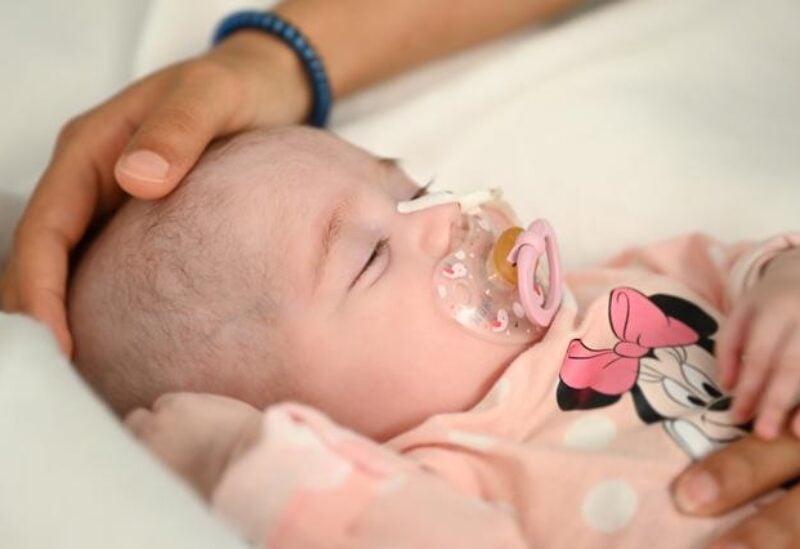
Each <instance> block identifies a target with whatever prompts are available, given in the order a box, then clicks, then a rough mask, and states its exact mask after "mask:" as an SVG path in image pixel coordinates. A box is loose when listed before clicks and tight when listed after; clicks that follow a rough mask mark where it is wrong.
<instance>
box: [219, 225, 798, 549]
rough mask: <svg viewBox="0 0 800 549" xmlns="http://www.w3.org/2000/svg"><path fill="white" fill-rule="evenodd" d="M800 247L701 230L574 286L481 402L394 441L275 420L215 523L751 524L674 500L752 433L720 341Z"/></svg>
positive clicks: (652, 528) (338, 542) (275, 541)
mask: <svg viewBox="0 0 800 549" xmlns="http://www.w3.org/2000/svg"><path fill="white" fill-rule="evenodd" d="M798 245H800V235H788V236H786V235H784V236H781V237H778V238H776V239H773V240H771V241H768V242H766V243H763V244H761V245H760V246H755V247H754V246H752V245H737V246H723V245H721V244H719V243H717V242H715V241H713V240H711V239H709V238H707V237H705V236H702V235H692V236H689V237H684V238H680V239H676V240H671V241H669V242H666V243H663V244H659V245H656V246H652V247H648V248H643V249H636V250H631V251H628V252H625V253H624V254H621V255H620V256H618V257H617V258H615V259H613V260H612V261H610V262H609V263H608V264H606V265H604V266H601V267H599V268H596V269H590V270H587V271H584V272H580V273H575V274H573V275H570V276H568V277H567V279H566V287H567V289H568V291H567V292H566V296H565V300H564V303H563V305H562V307H561V310H560V311H559V313H558V314H557V315H556V318H555V320H554V323H553V325H552V327H551V328H550V330H549V331H548V333H547V334H546V336H545V337H544V339H543V340H542V341H541V342H539V343H537V344H536V345H534V346H533V347H531V348H530V349H529V350H527V351H526V352H524V353H523V354H522V355H520V356H519V357H518V358H517V359H516V360H515V361H514V362H513V363H512V364H511V365H510V366H509V367H508V369H507V370H506V371H505V372H504V374H503V375H502V376H501V377H500V378H499V379H498V380H497V382H496V383H495V385H494V386H493V388H492V389H491V390H490V391H489V392H488V393H487V394H486V395H485V397H484V399H483V400H482V401H481V402H480V403H479V404H478V405H477V406H475V407H474V408H473V409H471V410H468V411H465V412H462V413H455V414H443V415H437V416H434V417H431V418H429V419H428V420H427V421H425V422H424V423H423V424H422V425H420V426H418V427H416V428H414V429H412V430H411V431H409V432H407V433H404V434H402V435H401V436H398V437H396V438H395V439H393V440H391V441H390V442H389V443H388V444H386V445H385V446H381V445H378V444H376V443H374V442H372V441H370V440H368V439H366V438H364V437H361V436H359V435H357V434H354V433H352V432H350V431H347V430H345V429H342V428H341V427H338V426H336V425H335V424H333V423H332V422H331V421H330V420H328V419H327V418H326V417H325V416H324V415H323V414H321V413H320V412H317V411H315V410H313V409H310V408H307V407H304V406H300V405H297V404H284V405H279V406H274V407H271V408H270V409H268V410H267V411H266V412H265V414H264V421H263V429H262V435H261V438H260V440H259V442H258V443H257V444H256V445H255V446H254V447H253V448H252V449H251V450H250V451H249V452H247V453H245V454H244V455H243V456H242V457H241V459H239V460H238V461H237V462H236V463H234V464H232V465H231V467H230V468H229V469H228V471H227V472H226V474H225V476H224V477H223V480H222V482H221V484H220V485H219V486H218V488H217V490H216V491H215V494H214V498H213V504H214V507H215V510H216V512H217V513H219V514H221V515H222V516H223V517H225V518H226V519H227V520H229V521H230V522H231V523H233V524H234V525H235V526H236V527H237V528H238V529H239V530H240V532H241V533H242V535H243V536H244V537H246V538H247V539H249V540H251V541H253V543H254V544H255V545H257V546H261V547H278V548H316V547H348V548H349V547H353V548H362V547H363V548H368V547H369V548H372V547H430V548H442V547H459V548H471V547H475V548H489V547H491V548H493V547H509V548H511V547H548V548H551V547H552V548H560V547H564V548H567V547H568V548H575V547H582V548H583V547H615V548H641V547H648V549H657V548H661V547H664V548H667V547H669V548H673V547H702V546H704V543H706V542H707V541H708V540H709V539H710V537H711V536H713V535H714V534H715V533H716V532H719V531H720V530H721V529H722V528H724V527H725V526H726V525H729V524H730V523H731V522H732V521H735V520H737V519H739V518H741V514H742V513H747V512H750V511H752V506H751V507H749V508H745V509H743V510H741V511H739V512H738V513H734V514H732V515H729V516H727V517H725V518H723V519H719V520H712V519H689V518H686V517H683V516H681V515H679V514H678V513H677V512H676V511H675V510H674V509H673V506H672V504H671V501H670V498H669V492H668V486H669V482H670V481H671V479H672V478H673V477H674V476H675V475H676V474H677V473H678V472H679V471H680V470H681V469H682V468H683V467H685V466H686V464H687V463H688V462H689V461H690V460H691V459H693V458H697V457H699V456H702V455H704V454H705V453H707V452H709V451H712V450H714V449H716V448H719V447H720V446H722V445H723V444H725V443H727V442H729V441H731V440H733V439H735V438H737V437H739V436H742V435H743V434H744V431H742V430H741V429H740V428H739V427H738V426H736V425H733V424H732V423H731V422H730V420H729V419H727V412H726V411H725V409H724V408H725V406H724V405H723V404H724V402H725V395H723V394H722V392H721V390H720V389H719V388H718V387H717V386H716V384H715V382H714V381H713V380H714V377H715V372H714V370H715V362H714V360H713V356H712V355H711V354H710V353H709V349H710V344H711V343H710V342H713V340H714V339H715V336H716V335H717V334H718V333H719V328H720V327H721V324H722V322H724V317H725V314H726V312H727V311H728V310H729V307H730V305H731V303H732V302H734V301H735V299H736V298H737V295H738V294H739V293H741V292H743V291H746V289H747V287H748V286H749V285H751V284H752V283H753V282H754V281H755V280H756V279H757V276H758V273H759V272H760V270H761V269H762V268H763V266H764V264H765V263H766V261H768V260H769V259H770V258H772V257H774V255H776V254H777V253H779V252H780V251H781V250H785V249H787V248H789V247H794V246H798ZM584 358H585V360H584ZM712 405H713V406H712Z"/></svg>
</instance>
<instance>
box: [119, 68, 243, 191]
mask: <svg viewBox="0 0 800 549" xmlns="http://www.w3.org/2000/svg"><path fill="white" fill-rule="evenodd" d="M244 93H245V92H244V86H243V84H242V82H241V79H240V77H239V76H238V75H237V73H236V71H235V70H233V69H231V68H229V67H226V66H225V65H223V64H222V63H219V62H217V61H213V60H208V59H205V60H198V61H194V62H191V63H189V64H187V65H186V66H185V67H184V68H183V69H182V70H181V71H180V72H179V73H178V76H176V81H175V83H174V86H173V88H172V90H171V92H169V93H168V94H167V95H166V97H165V98H164V100H163V101H162V102H161V103H160V104H158V105H157V106H156V107H155V108H154V109H153V110H152V111H151V112H150V113H148V114H147V115H146V117H145V119H144V120H143V122H142V124H141V126H139V128H138V130H137V131H136V133H135V134H134V135H133V137H132V138H131V139H130V141H129V142H128V144H127V147H126V148H125V151H124V152H123V154H122V156H121V158H120V159H119V161H118V162H117V164H116V167H115V171H114V173H115V175H116V178H117V181H118V182H119V184H120V186H121V187H122V188H123V189H125V190H126V191H127V192H128V193H130V194H131V195H133V196H135V197H138V198H142V199H155V198H160V197H162V196H165V195H166V194H168V193H169V192H171V191H172V190H173V189H174V188H175V187H176V186H177V185H178V183H179V182H180V181H181V179H183V177H184V176H185V175H186V173H187V172H188V171H189V170H190V169H191V167H192V166H193V165H194V164H195V162H196V161H197V159H198V158H199V156H200V154H201V153H202V152H203V150H204V149H205V148H206V146H207V145H208V143H209V142H210V141H211V140H212V139H214V138H215V137H218V136H220V135H222V134H224V133H230V132H231V131H233V130H235V129H243V128H239V127H238V126H243V125H244V122H243V121H242V119H241V118H240V119H239V120H237V119H236V116H237V114H239V116H241V113H237V108H240V107H241V105H242V103H243V101H242V96H243V94H244Z"/></svg>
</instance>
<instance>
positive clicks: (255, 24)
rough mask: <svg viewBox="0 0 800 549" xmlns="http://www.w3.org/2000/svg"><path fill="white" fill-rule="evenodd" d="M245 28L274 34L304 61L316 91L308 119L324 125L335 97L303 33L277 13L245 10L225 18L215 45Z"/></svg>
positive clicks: (218, 29)
mask: <svg viewBox="0 0 800 549" xmlns="http://www.w3.org/2000/svg"><path fill="white" fill-rule="evenodd" d="M244 28H251V29H259V30H262V31H264V32H266V33H268V34H272V35H275V36H277V37H278V38H280V39H281V40H283V41H284V42H285V43H286V45H288V46H289V47H290V48H292V49H293V50H294V52H295V54H296V55H297V57H298V58H299V59H300V62H301V63H302V64H303V67H304V69H305V72H306V76H307V77H308V80H309V83H310V84H311V89H312V92H313V98H314V99H313V105H312V108H311V114H310V115H309V117H308V121H307V122H308V123H309V124H313V125H314V126H319V127H324V126H325V124H326V122H327V120H328V114H329V113H330V109H331V103H332V99H333V96H332V94H331V90H330V85H329V84H328V76H327V74H326V73H325V67H324V66H323V64H322V60H321V59H320V58H319V56H318V55H317V52H316V50H314V47H313V46H312V45H311V44H309V42H308V40H307V39H306V38H305V36H303V33H302V32H300V31H299V30H298V29H297V28H295V27H294V26H293V25H292V24H291V23H289V22H288V21H285V20H283V19H282V18H281V17H280V16H279V15H278V14H276V13H266V12H259V11H242V12H238V13H234V14H232V15H230V16H228V17H226V18H225V19H223V20H222V22H221V23H220V24H219V26H218V27H217V30H216V31H215V33H214V38H213V44H214V45H216V44H219V43H220V42H221V41H222V40H224V39H225V38H226V37H228V36H229V35H231V34H232V33H234V32H236V31H237V30H240V29H244Z"/></svg>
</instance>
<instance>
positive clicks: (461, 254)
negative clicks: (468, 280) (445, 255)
mask: <svg viewBox="0 0 800 549" xmlns="http://www.w3.org/2000/svg"><path fill="white" fill-rule="evenodd" d="M453 255H455V256H456V259H460V260H462V261H463V260H464V258H465V257H467V256H466V254H465V253H464V250H458V251H457V252H456V253H455V254H453Z"/></svg>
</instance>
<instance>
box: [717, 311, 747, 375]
mask: <svg viewBox="0 0 800 549" xmlns="http://www.w3.org/2000/svg"><path fill="white" fill-rule="evenodd" d="M751 316H752V310H751V308H750V307H749V306H747V304H746V303H743V304H742V305H741V306H739V307H736V308H734V310H733V311H732V312H731V314H730V316H729V317H728V319H727V320H726V322H725V325H724V326H723V328H722V330H721V333H720V336H719V342H718V344H717V364H718V365H719V369H720V376H719V377H720V384H721V385H722V387H723V388H725V389H727V390H730V389H731V388H732V387H733V386H734V385H736V382H737V381H738V379H739V372H740V369H741V356H742V349H743V346H744V336H745V334H746V333H747V328H748V327H749V325H750V321H751Z"/></svg>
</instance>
